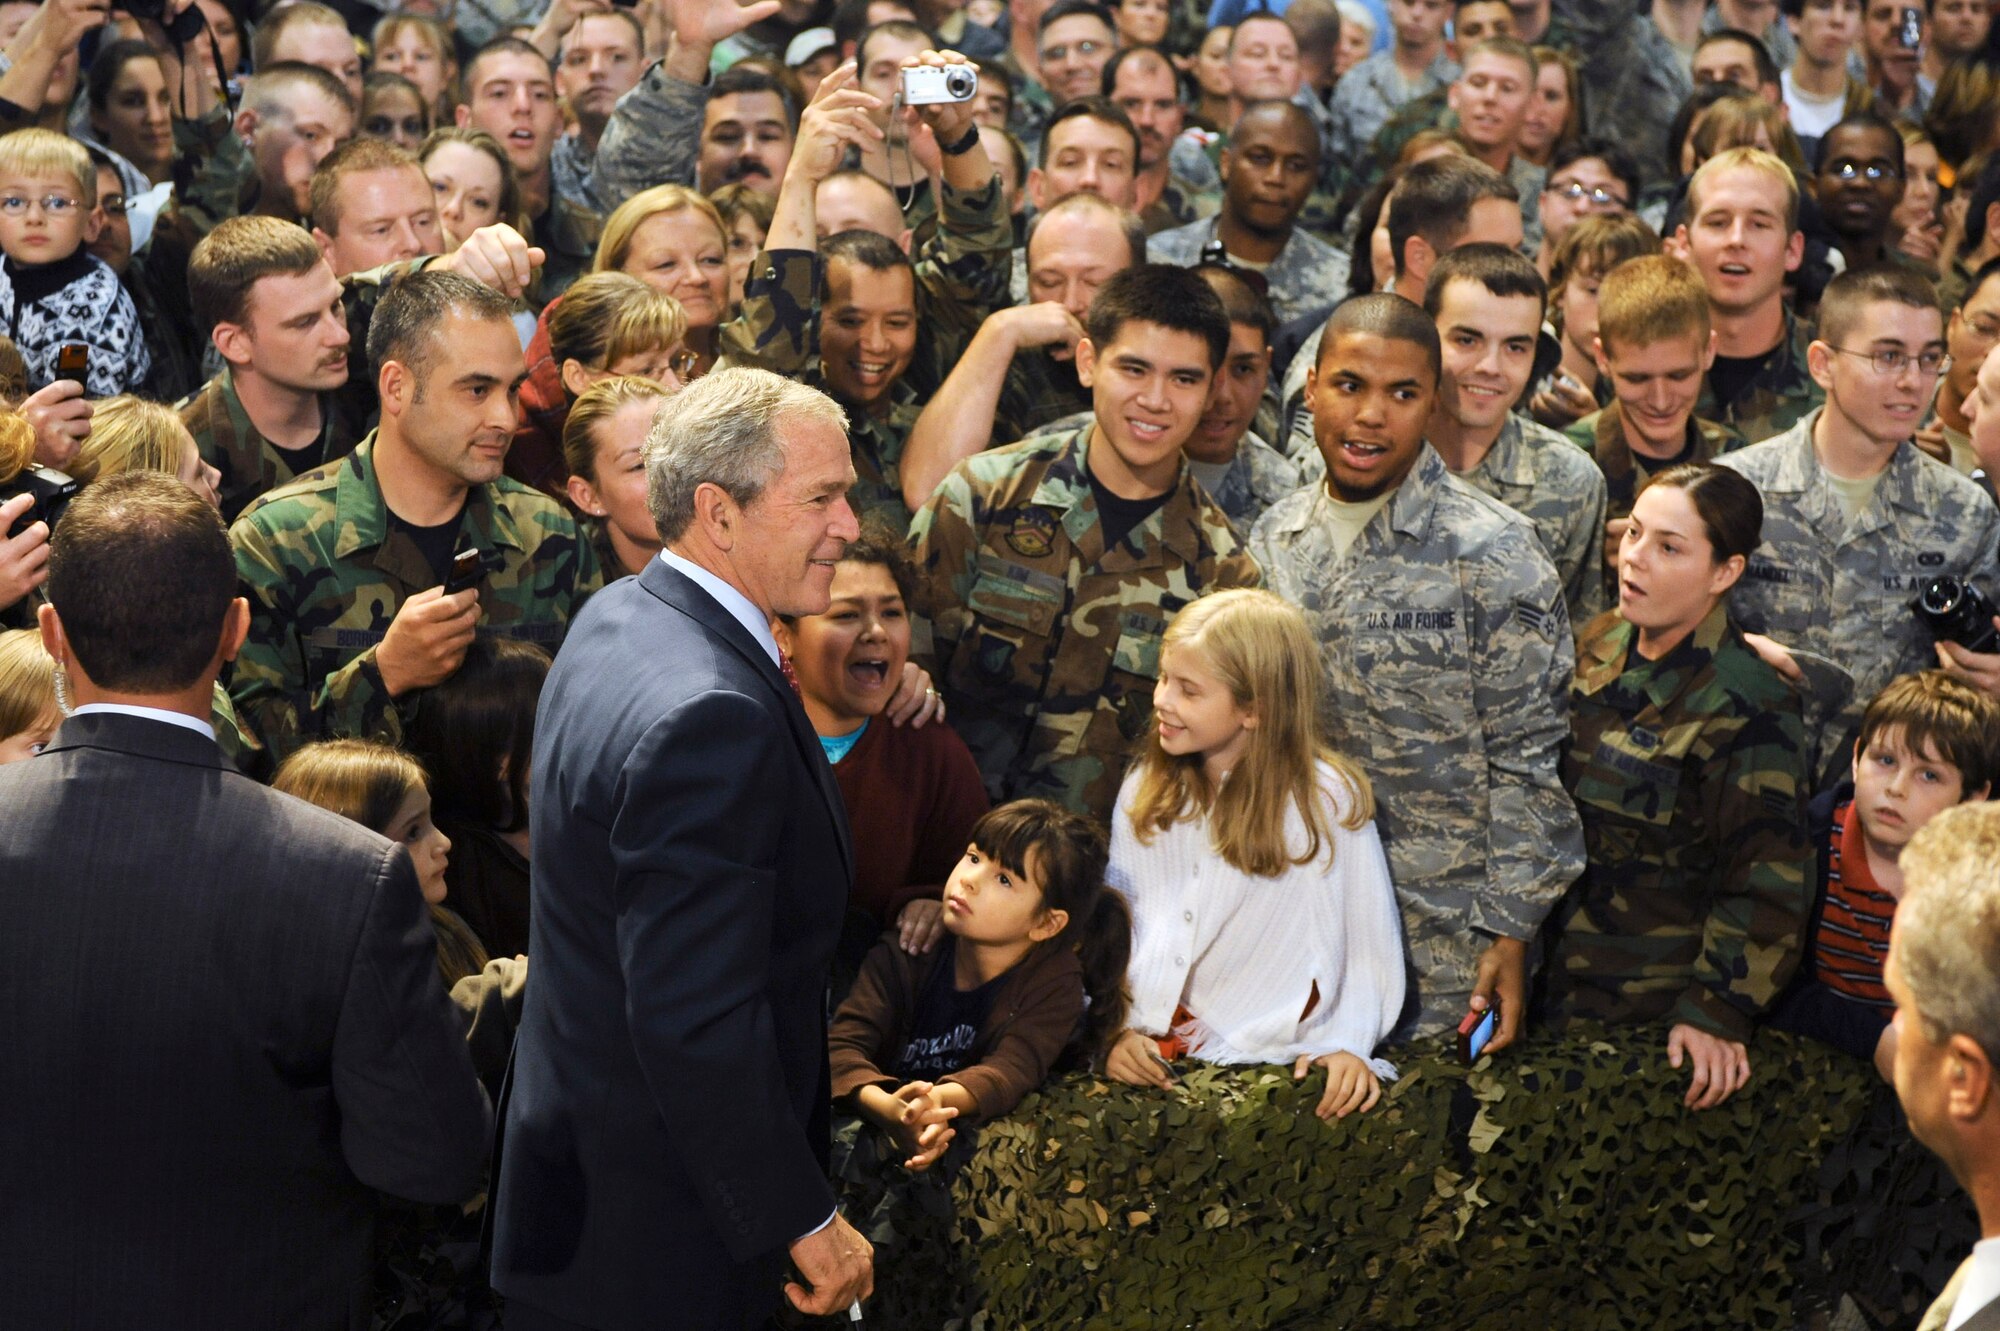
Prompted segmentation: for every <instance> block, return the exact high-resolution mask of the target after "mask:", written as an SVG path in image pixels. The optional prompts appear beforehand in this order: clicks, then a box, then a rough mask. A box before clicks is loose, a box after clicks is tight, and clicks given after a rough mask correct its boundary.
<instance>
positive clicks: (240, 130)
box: [232, 106, 257, 148]
mask: <svg viewBox="0 0 2000 1331" xmlns="http://www.w3.org/2000/svg"><path fill="white" fill-rule="evenodd" d="M232 128H233V129H234V130H235V131H236V137H237V138H239V139H241V140H242V141H243V146H244V147H246V148H247V147H249V146H250V140H251V139H252V138H254V137H256V134H257V113H256V112H255V111H253V110H251V109H250V108H249V107H247V106H246V107H244V108H243V109H242V110H241V111H238V112H237V113H236V122H235V124H234V125H233V126H232Z"/></svg>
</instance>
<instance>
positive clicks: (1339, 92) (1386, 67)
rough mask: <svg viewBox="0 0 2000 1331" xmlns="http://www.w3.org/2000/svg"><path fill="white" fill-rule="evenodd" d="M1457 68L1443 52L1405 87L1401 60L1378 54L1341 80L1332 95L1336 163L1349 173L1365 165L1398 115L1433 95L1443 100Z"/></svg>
mask: <svg viewBox="0 0 2000 1331" xmlns="http://www.w3.org/2000/svg"><path fill="white" fill-rule="evenodd" d="M1457 77H1458V66H1457V65H1455V64H1453V63H1452V60H1451V57H1450V56H1449V55H1447V54H1445V53H1444V52H1442V51H1440V52H1439V53H1438V54H1437V56H1436V58H1434V59H1433V60H1432V61H1431V63H1430V65H1429V67H1427V68H1426V69H1425V70H1424V72H1423V73H1422V75H1420V76H1419V77H1418V79H1417V81H1416V82H1415V83H1414V84H1405V83H1404V82H1403V75H1402V73H1401V72H1400V71H1399V70H1398V69H1397V68H1396V55H1395V52H1394V51H1393V50H1391V51H1377V52H1376V53H1375V54H1373V55H1371V56H1369V57H1368V58H1367V59H1365V60H1363V61H1361V62H1360V63H1359V64H1357V65H1356V66H1355V67H1354V68H1352V69H1350V70H1348V71H1347V72H1346V73H1345V74H1343V75H1341V76H1340V82H1339V83H1337V84H1335V85H1334V89H1333V140H1332V148H1333V155H1334V157H1335V158H1336V159H1337V160H1338V161H1339V162H1340V163H1341V165H1342V166H1344V167H1346V168H1347V169H1348V170H1349V171H1350V172H1352V171H1355V170H1357V169H1359V168H1360V167H1361V166H1362V165H1363V161H1364V159H1365V158H1366V156H1367V154H1368V151H1369V146H1370V145H1371V144H1373V143H1374V142H1375V136H1376V135H1377V134H1380V133H1381V132H1382V128H1383V126H1385V125H1387V124H1388V123H1389V121H1390V119H1391V118H1392V117H1393V116H1394V115H1395V113H1396V111H1397V109H1398V108H1399V107H1402V106H1404V105H1406V104H1407V103H1409V102H1412V101H1415V100H1416V99H1418V98H1420V97H1424V96H1426V95H1428V94H1431V93H1439V94H1442V93H1443V91H1444V89H1445V88H1447V87H1449V86H1450V84H1451V82H1452V80H1454V79H1456V78H1457Z"/></svg>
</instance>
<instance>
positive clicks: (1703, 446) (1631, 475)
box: [1563, 399, 1743, 605]
mask: <svg viewBox="0 0 2000 1331" xmlns="http://www.w3.org/2000/svg"><path fill="white" fill-rule="evenodd" d="M1563 434H1564V435H1565V436H1566V437H1567V438H1568V439H1569V441H1570V442H1571V443H1573V444H1575V445H1576V446H1577V447H1579V448H1581V449H1583V451H1584V452H1586V453H1588V454H1590V456H1591V460H1592V461H1594V462H1596V463H1597V469H1598V470H1599V471H1600V472H1602V473H1603V474H1604V501H1605V502H1604V520H1605V521H1606V522H1610V521H1612V520H1613V519H1615V518H1625V517H1630V516H1631V515H1632V501H1633V500H1634V499H1636V498H1638V495H1639V487H1640V486H1642V485H1644V484H1645V483H1646V481H1647V480H1648V479H1650V478H1651V476H1652V474H1653V473H1654V472H1655V471H1658V470H1661V469H1662V468H1664V467H1667V466H1672V465H1674V463H1680V462H1709V461H1713V460H1714V459H1715V458H1716V457H1718V456H1720V455H1721V454H1724V453H1728V452H1730V451H1732V450H1734V449H1738V448H1741V447H1743V436H1742V435H1739V434H1737V433H1736V431H1734V430H1732V429H1730V428H1729V427H1728V426H1726V425H1717V424H1716V423H1715V422H1714V421H1705V420H1703V419H1702V418H1701V417H1699V416H1690V417H1688V425H1687V447H1686V449H1685V451H1684V452H1683V453H1682V454H1681V455H1680V456H1679V457H1676V458H1675V459H1674V460H1673V462H1672V463H1667V462H1654V461H1653V460H1652V459H1650V458H1646V457H1642V456H1641V455H1639V454H1637V453H1634V452H1633V451H1632V444H1631V441H1630V440H1628V439H1627V438H1626V437H1625V415H1624V411H1623V410H1622V409H1621V408H1620V406H1619V404H1618V402H1617V400H1616V399H1613V401H1612V403H1611V405H1610V406H1608V407H1605V408H1604V409H1603V410H1601V411H1593V412H1591V413H1590V414H1589V415H1588V416H1585V417H1584V418H1583V419H1582V420H1580V421H1577V422H1576V423H1574V424H1573V425H1571V426H1570V427H1569V428H1568V429H1567V430H1565V431H1563ZM1617 589H1618V551H1617V548H1616V547H1615V546H1614V545H1613V543H1612V541H1611V539H1610V538H1609V537H1606V538H1605V541H1604V592H1605V597H1606V600H1605V604H1606V605H1613V604H1616V602H1617V600H1618V590H1617Z"/></svg>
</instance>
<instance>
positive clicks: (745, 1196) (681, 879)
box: [611, 692, 839, 1261]
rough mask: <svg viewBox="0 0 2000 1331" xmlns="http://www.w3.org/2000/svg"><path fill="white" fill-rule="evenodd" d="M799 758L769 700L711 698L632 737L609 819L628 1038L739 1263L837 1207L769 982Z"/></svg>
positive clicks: (784, 1242) (785, 1242)
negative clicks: (791, 1080) (799, 1096)
mask: <svg viewBox="0 0 2000 1331" xmlns="http://www.w3.org/2000/svg"><path fill="white" fill-rule="evenodd" d="M798 763H799V758H798V755H797V753H796V752H795V751H794V750H793V748H792V746H791V743H790V738H789V734H788V732H786V731H785V730H784V728H783V723H782V722H781V721H778V720H777V719H776V718H774V717H773V716H772V715H771V713H770V712H769V711H768V710H766V709H764V708H763V707H760V706H758V705H757V704H756V703H755V702H753V701H752V700H751V699H749V698H747V697H744V696H743V695H741V694H736V693H722V692H712V693H707V694H704V695H702V696H701V697H699V698H696V699H694V700H693V701H691V702H689V703H687V704H685V705H683V706H681V707H679V708H677V709H675V710H674V711H673V712H671V713H669V714H668V715H667V716H666V717H665V718H663V719H662V720H660V721H659V722H658V723H657V724H655V725H654V726H653V727H652V729H651V730H649V731H648V732H647V733H646V735H645V736H644V737H643V738H642V739H641V740H640V741H639V743H638V744H637V746H635V748H634V749H633V751H632V754H631V756H630V757H629V758H628V759H627V760H626V764H625V767H624V770H623V772H622V774H621V778H620V798H619V801H618V811H617V815H616V818H615V821H614V822H613V825H612V828H611V852H612V856H613V859H614V862H615V863H616V865H617V885H616V908H617V911H618V926H617V927H618V953H619V963H620V966H621V967H622V969H623V971H624V975H625V988H626V994H627V1000H626V1001H627V1003H628V1004H629V1007H630V1011H629V1013H628V1016H629V1018H630V1021H631V1029H632V1040H633V1044H634V1046H635V1049H636V1053H637V1056H638V1060H639V1064H640V1067H641V1068H642V1069H643V1070H644V1073H645V1076H646V1081H647V1084H648V1086H650V1087H651V1089H652V1093H653V1098H654V1101H655V1102H656V1103H657V1104H658V1106H659V1109H660V1114H661V1117H662V1118H664V1119H665V1121H666V1125H667V1135H668V1137H669V1138H670V1139H671V1141H672V1142H673V1143H674V1145H675V1146H676V1147H677V1148H678V1151H679V1155H680V1163H681V1166H682V1167H683V1168H684V1169H685V1170H686V1171H687V1173H688V1175H689V1177H690V1178H692V1179H693V1180H694V1183H695V1186H696V1187H697V1188H698V1189H699V1191H700V1194H701V1197H702V1201H703V1204H704V1205H705V1206H706V1207H707V1209H708V1213H709V1216H710V1218H711V1220H712V1222H713V1224H714V1227H715V1233H716V1234H717V1236H718V1237H719V1238H720V1239H721V1240H722V1242H723V1244H724V1245H725V1246H726V1247H727V1248H728V1250H729V1252H730V1254H731V1256H733V1257H735V1258H736V1259H737V1260H738V1261H749V1260H751V1259H753V1258H756V1257H758V1256H760V1255H763V1254H767V1253H769V1252H772V1251H773V1250H776V1249H782V1248H784V1247H787V1246H789V1245H790V1244H791V1243H792V1242H794V1241H795V1240H797V1239H798V1238H799V1237H801V1236H802V1235H804V1234H806V1233H807V1232H809V1231H810V1230H812V1229H814V1228H815V1227H816V1226H818V1225H819V1224H820V1223H821V1222H822V1221H824V1220H825V1219H826V1218H827V1216H828V1215H829V1214H831V1213H832V1211H833V1194H832V1192H831V1191H830V1189H829V1188H828V1186H827V1182H826V1178H825V1176H824V1175H823V1174H822V1173H821V1171H820V1167H819V1163H818V1160H817V1159H816V1158H815V1156H814V1154H813V1151H812V1148H811V1145H810V1143H809V1142H808V1141H807V1139H806V1134H805V1131H804V1129H803V1128H802V1127H801V1125H800V1123H799V1120H798V1116H797V1114H796V1112H795V1111H794V1109H793V1107H792V1105H791V1102H790V1100H789V1098H788V1095H787V1092H786V1082H785V1076H784V1063H783V1055H782V1054H781V1052H780V1050H779V1047H778V1041H777V1034H776V1024H775V1022H774V1020H773V1017H772V1012H771V1007H770V1003H769V1001H768V999H767V997H766V992H765V991H766V984H767V981H768V977H769V972H770V967H771V965H772V956H771V938H772V923H773V919H774V917H775V912H776V910H777V909H778V904H777V903H778V897H779V890H780V862H781V859H782V858H783V857H784V850H785V848H784V846H783V839H784V835H785V824H786V822H787V820H788V817H789V816H790V812H791V811H790V810H789V808H788V805H789V804H790V802H791V800H792V799H793V798H794V791H793V789H792V782H791V780H790V778H791V776H792V775H793V773H794V772H795V769H796V768H797V766H798ZM827 872H829V873H837V872H839V868H838V866H837V865H829V866H827ZM821 1048H822V1046H820V1045H818V1044H817V1043H816V1044H815V1045H814V1048H813V1054H814V1056H815V1057H817V1056H818V1055H819V1052H820V1049H821Z"/></svg>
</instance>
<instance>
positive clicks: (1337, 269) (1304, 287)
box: [1146, 217, 1348, 324]
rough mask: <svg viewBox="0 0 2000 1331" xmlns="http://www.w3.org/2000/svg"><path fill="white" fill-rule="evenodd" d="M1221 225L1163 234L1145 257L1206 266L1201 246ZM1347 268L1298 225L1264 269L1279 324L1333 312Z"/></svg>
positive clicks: (1341, 257)
mask: <svg viewBox="0 0 2000 1331" xmlns="http://www.w3.org/2000/svg"><path fill="white" fill-rule="evenodd" d="M1217 225H1218V222H1217V219H1216V218H1213V217H1210V218H1205V219H1203V220H1202V221H1199V222H1190V223H1188V224H1187V225H1186V226H1182V227H1175V228H1174V229H1173V230H1172V231H1162V232H1161V233H1160V234H1159V235H1157V236H1154V237H1153V238H1152V239H1151V240H1148V241H1147V242H1146V258H1147V259H1148V260H1150V261H1151V262H1153V263H1172V264H1179V265H1180V266H1181V267H1183V268H1192V267H1194V265H1196V264H1198V263H1200V262H1201V248H1202V246H1204V245H1206V244H1208V243H1209V242H1210V241H1212V240H1214V239H1216V227H1217ZM1231 262H1240V261H1238V260H1231ZM1347 265H1348V259H1347V256H1346V255H1345V254H1343V253H1342V252H1341V251H1339V250H1337V249H1335V248H1334V247H1333V246H1331V245H1329V244H1327V243H1326V242H1325V241H1323V240H1321V239H1319V238H1318V237H1317V236H1314V235H1313V234H1312V233H1310V232H1308V231H1307V230H1306V229H1305V228H1304V227H1303V226H1301V225H1295V226H1294V227H1293V228H1292V234H1291V235H1290V236H1287V237H1286V238H1285V247H1284V248H1283V249H1281V250H1279V251H1278V257H1277V258H1275V259H1273V260H1271V262H1270V264H1269V265H1267V266H1266V267H1265V268H1264V269H1263V270H1262V271H1263V274H1264V280H1265V282H1266V283H1267V284H1268V286H1269V288H1270V290H1269V292H1268V293H1267V294H1268V295H1269V297H1270V301H1271V309H1272V312H1273V313H1275V314H1276V315H1277V316H1278V322H1279V323H1281V324H1285V323H1290V322H1291V321H1292V320H1294V319H1301V318H1304V317H1305V316H1307V315H1311V314H1319V315H1324V314H1327V313H1330V312H1331V311H1332V309H1333V307H1334V306H1335V305H1336V304H1337V303H1339V301H1340V299H1341V297H1342V296H1344V295H1345V294H1346V293H1347Z"/></svg>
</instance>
